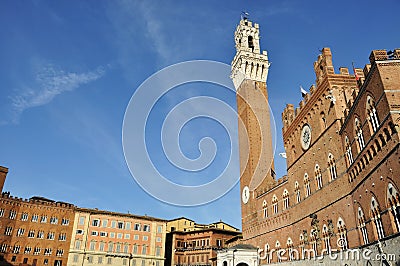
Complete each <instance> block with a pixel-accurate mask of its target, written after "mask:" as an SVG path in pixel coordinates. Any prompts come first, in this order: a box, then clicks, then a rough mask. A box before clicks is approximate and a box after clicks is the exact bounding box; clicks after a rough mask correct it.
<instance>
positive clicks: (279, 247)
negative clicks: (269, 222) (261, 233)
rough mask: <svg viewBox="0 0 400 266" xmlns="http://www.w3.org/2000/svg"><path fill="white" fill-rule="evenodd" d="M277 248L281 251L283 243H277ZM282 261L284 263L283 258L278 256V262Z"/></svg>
mask: <svg viewBox="0 0 400 266" xmlns="http://www.w3.org/2000/svg"><path fill="white" fill-rule="evenodd" d="M275 248H276V250H281V243H279V241H278V240H277V241H276V243H275ZM281 261H282V258H281V256H278V262H281Z"/></svg>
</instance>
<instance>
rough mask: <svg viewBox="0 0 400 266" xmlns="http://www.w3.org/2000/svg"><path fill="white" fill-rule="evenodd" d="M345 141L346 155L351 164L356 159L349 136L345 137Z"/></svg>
mask: <svg viewBox="0 0 400 266" xmlns="http://www.w3.org/2000/svg"><path fill="white" fill-rule="evenodd" d="M345 143H346V156H347V160H348V162H349V166H350V165H351V164H352V163H353V162H354V159H353V152H352V151H351V145H350V141H349V138H348V137H347V136H346V137H345Z"/></svg>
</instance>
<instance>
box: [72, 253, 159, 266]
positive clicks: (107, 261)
mask: <svg viewBox="0 0 400 266" xmlns="http://www.w3.org/2000/svg"><path fill="white" fill-rule="evenodd" d="M103 259H104V261H103ZM72 260H73V262H75V263H76V262H78V260H79V255H77V254H75V255H74V257H73V259H72ZM117 260H118V259H117V258H110V257H107V258H104V257H103V256H97V260H96V256H92V255H89V256H87V262H88V263H89V264H103V263H104V264H109V265H112V264H119V263H118V262H116V261H117ZM128 260H129V259H126V258H122V265H128V264H129V265H132V266H137V265H138V264H137V262H136V259H132V260H131V261H130V263H129V262H128ZM149 264H151V263H150V261H149ZM152 265H154V266H160V261H156V262H155V264H154V263H153V264H152ZM138 266H139V265H138ZM140 266H146V260H141V261H140Z"/></svg>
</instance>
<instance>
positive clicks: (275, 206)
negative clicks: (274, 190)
mask: <svg viewBox="0 0 400 266" xmlns="http://www.w3.org/2000/svg"><path fill="white" fill-rule="evenodd" d="M272 208H273V210H274V214H277V213H278V197H277V196H276V195H274V196H273V197H272Z"/></svg>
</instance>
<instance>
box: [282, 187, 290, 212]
mask: <svg viewBox="0 0 400 266" xmlns="http://www.w3.org/2000/svg"><path fill="white" fill-rule="evenodd" d="M282 196H283V209H284V210H286V209H287V208H289V192H288V191H287V189H285V190H284V191H283V194H282Z"/></svg>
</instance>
